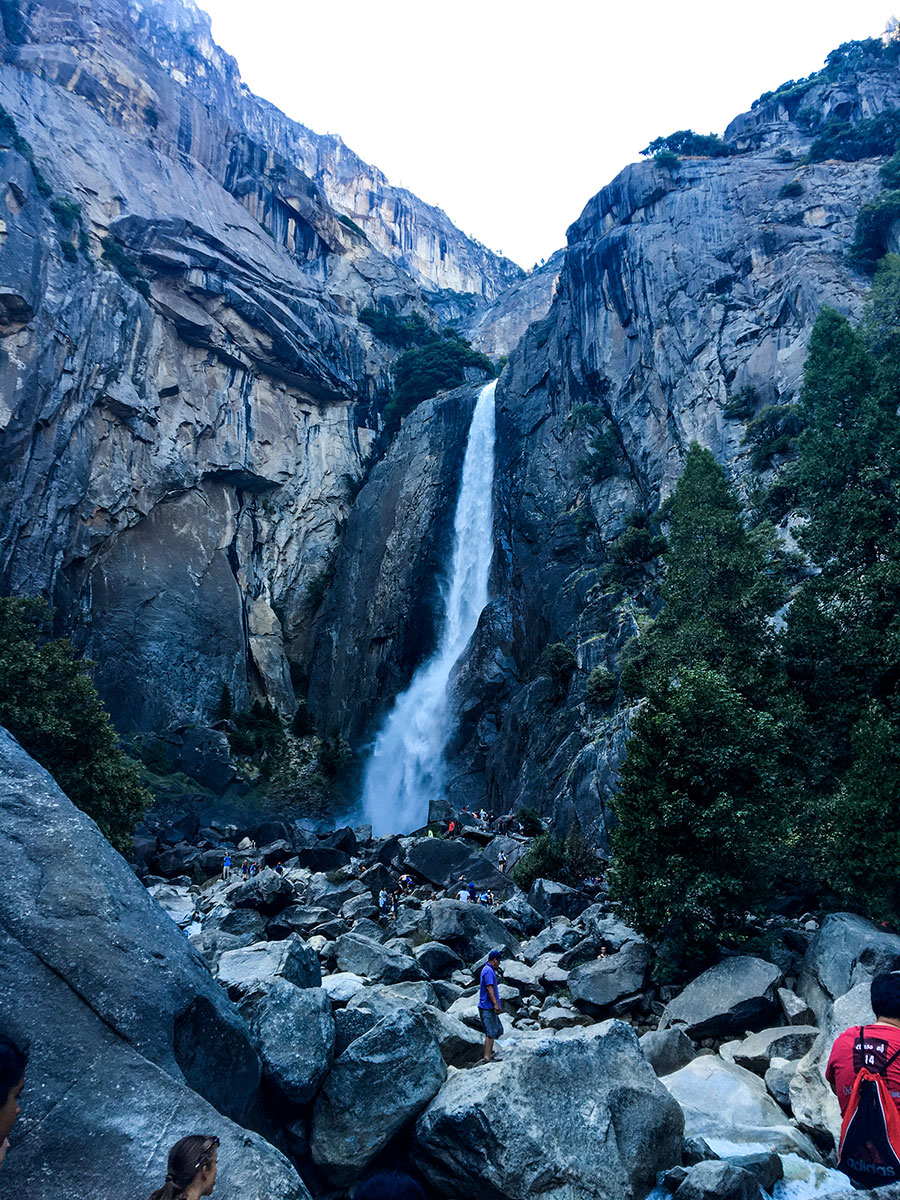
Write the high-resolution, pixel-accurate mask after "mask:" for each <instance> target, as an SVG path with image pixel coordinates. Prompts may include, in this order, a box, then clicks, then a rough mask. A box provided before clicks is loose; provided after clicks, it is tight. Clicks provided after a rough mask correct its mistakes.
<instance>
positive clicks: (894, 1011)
mask: <svg viewBox="0 0 900 1200" xmlns="http://www.w3.org/2000/svg"><path fill="white" fill-rule="evenodd" d="M871 997H872V1011H873V1012H874V1013H875V1023H874V1024H869V1025H863V1026H859V1025H853V1026H851V1027H850V1028H849V1029H845V1030H844V1032H843V1033H839V1034H838V1036H837V1037H836V1038H835V1041H834V1045H833V1046H832V1047H831V1054H830V1055H829V1058H828V1066H827V1067H826V1069H825V1078H826V1079H827V1080H828V1082H829V1083H830V1084H831V1089H832V1091H833V1092H834V1094H835V1095H836V1096H837V1098H838V1104H839V1105H840V1106H841V1116H843V1115H844V1113H845V1111H846V1109H847V1105H848V1104H849V1103H850V1095H851V1093H852V1092H853V1084H854V1082H855V1080H856V1076H857V1074H858V1073H859V1072H860V1071H861V1070H862V1069H863V1067H868V1069H869V1070H870V1071H874V1072H877V1073H878V1074H883V1073H884V1067H885V1064H886V1063H888V1060H889V1059H890V1058H891V1056H892V1055H894V1054H896V1052H897V1051H898V1050H900V971H886V972H885V973H884V974H882V975H876V976H875V978H874V979H873V980H872V989H871ZM860 1032H861V1033H862V1036H861V1037H860ZM886 1079H887V1085H888V1091H889V1092H890V1094H891V1096H892V1098H893V1101H894V1103H895V1104H896V1105H897V1108H898V1109H900V1057H897V1058H896V1059H895V1060H894V1062H892V1063H890V1064H889V1066H888V1068H887V1075H886Z"/></svg>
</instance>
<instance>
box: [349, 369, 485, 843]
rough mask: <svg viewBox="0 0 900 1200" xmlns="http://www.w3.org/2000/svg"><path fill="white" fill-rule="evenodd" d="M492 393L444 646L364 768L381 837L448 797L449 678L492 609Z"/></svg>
mask: <svg viewBox="0 0 900 1200" xmlns="http://www.w3.org/2000/svg"><path fill="white" fill-rule="evenodd" d="M495 387H496V381H494V382H493V383H489V384H488V385H487V386H486V387H484V388H482V390H481V393H480V394H479V397H478V403H477V404H476V406H475V413H474V415H473V417H472V424H471V426H470V427H469V440H468V442H467V444H466V454H465V458H464V459H463V469H462V481H461V483H460V487H459V499H458V500H457V502H456V516H455V518H454V522H453V561H452V565H451V569H450V578H449V587H448V589H447V594H446V597H445V603H444V615H443V625H442V629H441V636H440V642H439V643H438V647H437V650H436V651H435V653H434V655H433V656H432V657H431V658H430V659H428V660H426V661H425V662H424V663H422V665H421V666H420V667H418V668H417V669H416V672H415V674H414V675H413V677H412V680H411V681H410V685H409V687H408V688H407V689H406V691H405V692H403V693H402V694H401V695H400V696H398V697H397V699H396V701H395V703H394V707H393V708H392V709H391V711H390V713H389V714H388V718H387V720H386V721H385V723H384V726H383V727H382V730H381V732H380V733H379V735H378V738H377V739H376V742H375V748H374V749H373V751H372V756H371V758H370V759H369V762H368V765H367V767H366V775H365V781H364V784H363V812H364V820H365V821H367V822H369V823H370V824H371V825H372V830H373V832H374V833H375V836H376V837H384V836H385V835H386V834H391V833H408V832H409V831H410V830H412V829H418V828H419V827H420V826H422V825H424V824H425V823H426V822H427V820H428V810H429V805H430V803H431V801H432V800H435V799H438V798H439V797H440V795H441V792H442V789H443V784H444V748H445V746H446V745H447V741H448V739H449V737H450V733H451V725H450V694H449V684H450V676H451V674H452V671H453V668H454V666H455V665H456V663H457V662H458V661H459V659H460V658H461V656H462V654H463V652H464V651H465V649H466V647H467V646H468V644H469V642H470V641H471V639H472V635H473V633H474V632H475V628H476V626H477V625H478V618H479V617H480V616H481V613H482V610H483V609H484V607H485V605H486V604H487V602H488V576H489V574H490V569H491V559H492V557H493V554H494V533H493V503H492V498H493V485H494V388H495Z"/></svg>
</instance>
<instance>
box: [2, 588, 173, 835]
mask: <svg viewBox="0 0 900 1200" xmlns="http://www.w3.org/2000/svg"><path fill="white" fill-rule="evenodd" d="M49 624H50V613H49V610H48V608H47V605H46V604H45V603H44V602H43V601H40V600H32V599H27V598H12V597H3V598H0V725H4V726H5V727H6V728H7V729H8V730H9V732H10V733H11V734H12V735H13V736H14V737H15V738H17V739H18V741H19V742H21V744H22V746H23V747H24V748H25V749H26V750H27V751H28V753H29V754H31V755H32V757H33V758H35V759H36V760H37V761H38V762H39V763H40V764H41V766H43V767H46V769H47V770H48V771H49V772H50V774H51V775H52V776H53V778H54V779H55V780H56V782H57V783H58V784H59V786H60V787H61V788H62V789H63V791H64V792H65V793H66V795H67V796H68V797H69V799H70V800H71V801H72V802H73V803H74V804H77V805H78V807H79V808H81V809H83V810H84V812H86V813H87V814H88V816H90V817H93V819H94V820H95V821H96V822H97V824H98V825H99V826H100V829H101V830H102V831H103V833H104V834H105V836H106V837H107V838H108V839H109V841H110V842H112V844H113V845H114V846H115V847H116V848H117V849H119V850H122V851H123V852H124V851H127V849H128V847H129V844H130V842H131V835H132V833H133V832H134V829H135V826H136V825H137V823H138V821H140V819H141V816H142V815H143V813H144V811H145V810H146V808H147V807H148V806H149V805H150V803H151V802H152V797H151V795H150V793H149V792H148V791H147V790H146V789H145V788H144V787H142V786H141V783H140V775H139V769H138V766H137V764H136V763H134V762H132V760H131V759H129V758H128V757H127V756H126V755H125V753H124V752H123V751H122V749H121V748H120V746H119V739H118V737H117V736H116V731H115V730H114V729H113V726H112V723H111V721H110V719H109V715H108V713H107V712H106V710H105V709H104V707H103V704H102V702H101V700H100V697H99V696H98V695H97V690H96V688H95V687H94V684H93V682H92V680H91V677H90V668H91V665H92V664H91V663H90V662H88V661H87V660H86V659H82V658H79V657H78V655H77V654H76V652H75V649H74V647H73V646H72V644H71V643H70V642H69V641H67V640H65V639H62V638H60V639H57V640H51V639H50V637H49Z"/></svg>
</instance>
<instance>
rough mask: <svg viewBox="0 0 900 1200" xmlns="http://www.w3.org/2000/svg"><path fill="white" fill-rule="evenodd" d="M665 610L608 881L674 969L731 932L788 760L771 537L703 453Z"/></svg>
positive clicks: (674, 533) (689, 486)
mask: <svg viewBox="0 0 900 1200" xmlns="http://www.w3.org/2000/svg"><path fill="white" fill-rule="evenodd" d="M669 515H670V521H671V524H670V530H669V539H668V542H669V546H668V551H667V553H666V554H665V556H664V558H663V564H664V567H665V574H664V577H663V581H662V584H661V594H662V599H663V609H662V612H661V614H660V616H659V618H658V620H657V621H656V623H655V625H654V626H653V627H652V628H651V629H650V631H649V632H648V633H647V635H646V636H645V638H644V645H643V647H642V650H641V654H640V657H639V659H638V661H637V663H636V664H635V667H634V669H633V671H632V672H631V683H632V686H634V687H637V688H638V690H639V691H640V693H641V694H642V695H643V696H644V697H645V703H644V705H643V707H642V708H641V710H640V711H639V713H638V714H637V716H636V718H635V720H634V722H633V729H632V736H631V739H630V741H629V743H628V754H627V758H626V760H625V763H624V765H623V768H622V771H621V776H620V781H619V789H618V792H617V795H616V799H615V802H614V804H615V811H616V816H617V818H618V827H617V828H616V830H615V831H614V834H613V866H612V870H611V873H610V882H611V885H612V888H613V892H614V895H615V896H616V897H617V898H618V899H619V900H620V901H621V903H622V906H623V909H624V911H625V913H626V915H627V916H628V917H629V918H630V919H632V920H633V921H634V922H635V923H636V925H637V927H638V928H639V929H641V930H642V931H643V932H645V933H647V934H650V935H655V936H660V935H661V936H662V937H663V938H664V939H665V940H666V941H667V942H668V952H669V954H670V955H671V956H672V958H673V959H674V960H678V959H680V958H682V957H683V956H684V955H685V954H686V952H687V950H688V949H689V948H691V949H693V950H694V951H696V950H697V949H702V948H703V947H709V946H710V945H711V944H712V943H713V942H714V941H715V940H716V939H717V938H718V937H719V936H720V935H722V934H723V933H724V934H726V935H727V934H728V933H729V932H731V931H734V930H735V929H736V928H737V926H738V925H739V924H740V923H741V920H742V918H743V914H744V912H745V911H746V909H747V907H748V906H749V905H752V904H754V903H756V902H758V901H761V900H763V899H764V898H765V897H766V896H767V895H768V894H769V892H770V890H771V886H772V882H773V870H774V864H775V863H776V861H777V858H778V855H779V853H780V851H781V850H782V848H783V846H784V845H785V842H786V839H787V837H788V836H789V834H788V828H787V825H788V813H787V807H786V805H785V803H784V793H785V775H786V771H787V761H788V756H787V753H786V749H785V737H784V726H783V722H782V721H781V720H780V719H779V717H778V716H776V715H773V714H772V712H771V711H770V710H771V709H773V708H774V707H775V705H774V704H773V700H774V699H775V698H777V697H778V696H779V695H781V694H782V693H783V682H782V677H781V674H780V672H779V667H778V659H777V655H776V653H775V645H774V637H773V633H772V627H771V616H772V613H773V612H774V611H775V609H776V608H777V607H778V605H779V604H780V603H781V601H782V599H783V596H784V584H783V572H782V569H781V563H780V557H779V554H778V551H777V547H776V544H775V540H774V536H773V533H772V531H771V529H770V528H767V527H760V528H758V529H756V530H751V531H748V530H747V529H746V528H745V526H744V522H743V519H742V515H741V510H740V505H739V502H738V500H737V498H736V496H735V495H734V493H733V492H732V490H731V489H730V487H729V486H728V483H727V481H726V479H725V476H724V473H723V472H722V469H721V467H720V466H719V465H718V464H717V463H716V461H715V459H714V458H713V456H712V455H711V454H710V453H709V451H707V450H703V449H701V448H700V447H699V446H698V445H697V444H696V443H695V444H694V445H692V446H691V448H690V450H689V451H688V454H687V458H686V461H685V469H684V472H683V474H682V476H681V479H680V480H679V482H678V485H677V487H676V488H675V492H674V494H673V496H672V500H671V506H670V513H669Z"/></svg>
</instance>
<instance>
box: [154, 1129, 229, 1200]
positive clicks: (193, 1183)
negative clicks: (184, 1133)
mask: <svg viewBox="0 0 900 1200" xmlns="http://www.w3.org/2000/svg"><path fill="white" fill-rule="evenodd" d="M218 1146H219V1139H218V1138H217V1137H209V1136H206V1137H204V1136H203V1135H202V1134H191V1136H190V1137H183V1138H182V1139H181V1141H179V1142H176V1143H175V1145H174V1146H173V1147H172V1149H171V1150H170V1151H169V1161H168V1163H167V1169H166V1181H165V1183H164V1184H163V1185H162V1187H161V1188H157V1189H156V1191H155V1192H153V1194H152V1195H151V1196H150V1200H200V1197H201V1196H211V1195H212V1193H213V1188H214V1187H215V1186H216V1175H217V1173H218V1169H219V1167H218Z"/></svg>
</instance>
